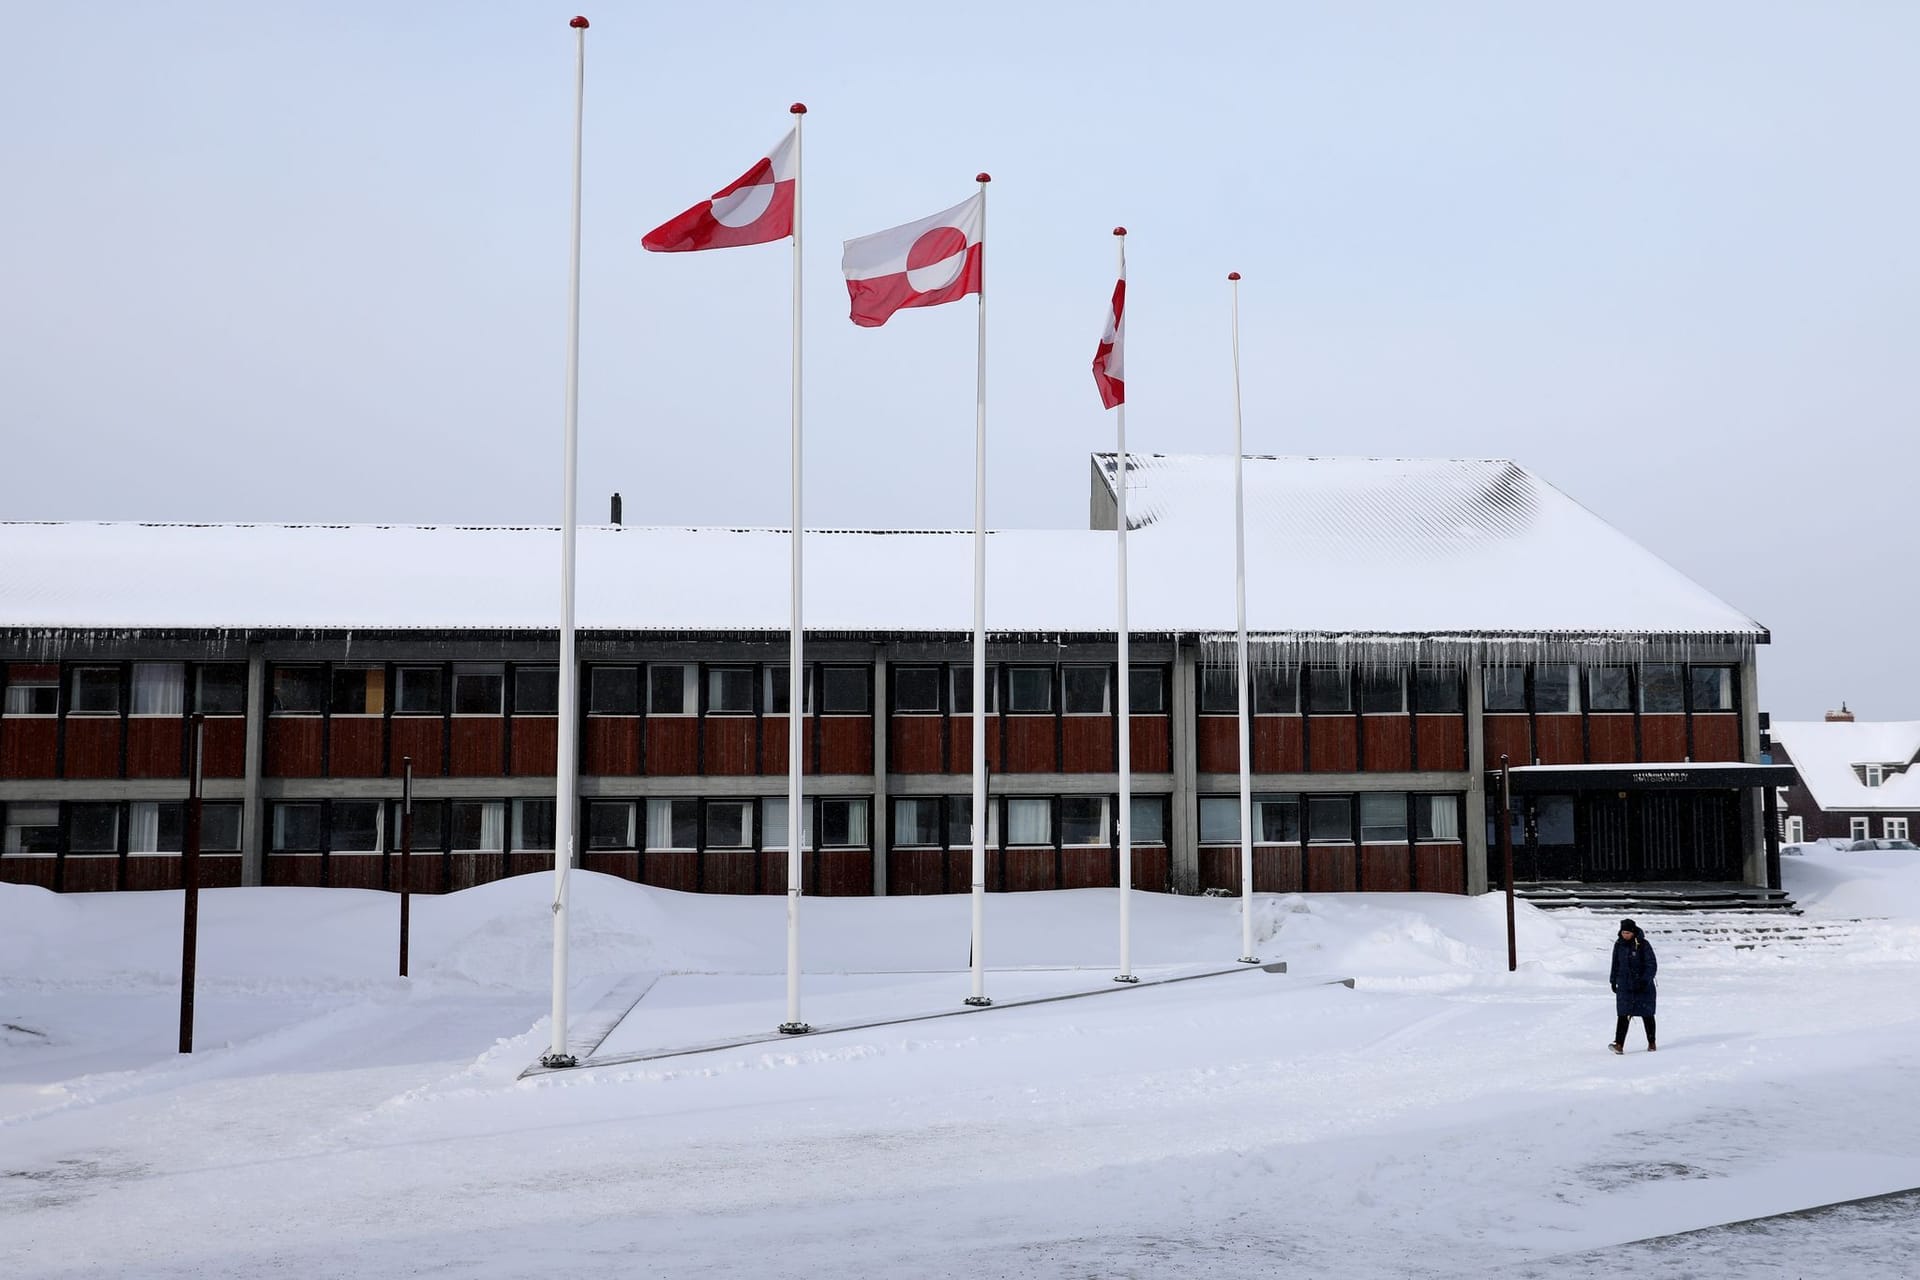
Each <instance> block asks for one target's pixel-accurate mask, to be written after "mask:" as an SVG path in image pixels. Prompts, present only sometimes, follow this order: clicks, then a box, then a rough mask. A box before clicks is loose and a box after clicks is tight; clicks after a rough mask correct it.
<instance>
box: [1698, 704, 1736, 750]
mask: <svg viewBox="0 0 1920 1280" xmlns="http://www.w3.org/2000/svg"><path fill="white" fill-rule="evenodd" d="M1740 754H1741V753H1740V717H1739V716H1737V715H1733V714H1731V713H1724V712H1713V713H1711V714H1702V713H1700V712H1695V713H1694V716H1693V758H1694V759H1695V760H1738V759H1740Z"/></svg>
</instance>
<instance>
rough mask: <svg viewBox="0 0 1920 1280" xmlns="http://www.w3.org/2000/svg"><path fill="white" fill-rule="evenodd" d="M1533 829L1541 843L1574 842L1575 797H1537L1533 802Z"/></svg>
mask: <svg viewBox="0 0 1920 1280" xmlns="http://www.w3.org/2000/svg"><path fill="white" fill-rule="evenodd" d="M1533 829H1534V835H1535V838H1536V839H1538V840H1539V842H1540V843H1541V844H1550V845H1569V844H1572V843H1573V797H1572V796H1539V797H1537V798H1536V799H1535V800H1534V802H1533Z"/></svg>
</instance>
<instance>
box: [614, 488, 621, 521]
mask: <svg viewBox="0 0 1920 1280" xmlns="http://www.w3.org/2000/svg"><path fill="white" fill-rule="evenodd" d="M613 523H615V524H619V523H620V495H619V494H617V493H616V494H614V495H613Z"/></svg>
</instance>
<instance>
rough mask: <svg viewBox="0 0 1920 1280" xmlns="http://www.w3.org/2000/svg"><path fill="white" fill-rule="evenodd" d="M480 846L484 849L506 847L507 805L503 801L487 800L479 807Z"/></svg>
mask: <svg viewBox="0 0 1920 1280" xmlns="http://www.w3.org/2000/svg"><path fill="white" fill-rule="evenodd" d="M480 847H481V848H482V849H486V850H493V849H504V848H506V847H507V806H506V802H505V801H501V800H489V801H488V802H487V803H486V804H484V805H482V806H481V807H480Z"/></svg>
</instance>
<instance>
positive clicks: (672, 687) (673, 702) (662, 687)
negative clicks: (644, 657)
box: [647, 662, 692, 847]
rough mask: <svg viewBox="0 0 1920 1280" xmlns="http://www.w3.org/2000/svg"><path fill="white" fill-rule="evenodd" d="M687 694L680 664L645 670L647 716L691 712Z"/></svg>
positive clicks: (684, 670)
mask: <svg viewBox="0 0 1920 1280" xmlns="http://www.w3.org/2000/svg"><path fill="white" fill-rule="evenodd" d="M687 692H688V691H687V669H686V667H685V666H683V665H682V664H680V663H678V662H673V663H665V664H657V665H654V666H650V667H648V668H647V714H648V715H650V716H679V715H685V714H687V712H689V711H690V710H692V707H691V705H690V700H689V699H688V697H687ZM689 847H691V846H689Z"/></svg>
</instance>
